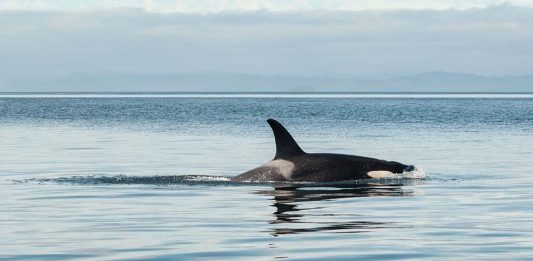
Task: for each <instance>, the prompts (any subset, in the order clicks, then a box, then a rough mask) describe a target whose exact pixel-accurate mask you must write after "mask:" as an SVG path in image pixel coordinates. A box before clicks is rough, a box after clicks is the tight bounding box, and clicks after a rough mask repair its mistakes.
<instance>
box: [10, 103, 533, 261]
mask: <svg viewBox="0 0 533 261" xmlns="http://www.w3.org/2000/svg"><path fill="white" fill-rule="evenodd" d="M268 118H275V119H277V120H279V121H280V122H281V123H283V124H284V125H285V126H286V128H287V129H288V130H289V131H290V132H291V133H292V135H293V136H294V137H295V139H296V140H297V141H298V142H299V144H300V146H301V147H302V148H303V149H304V150H306V151H307V152H332V153H345V154H355V155H363V156H369V157H376V158H381V159H387V160H395V161H399V162H402V163H406V164H414V165H416V166H418V167H420V168H422V169H424V170H425V175H426V177H425V178H423V179H414V178H403V179H383V180H369V181H356V182H350V183H345V184H333V185H331V184H253V183H248V184H237V183H232V182H229V181H228V179H227V177H229V176H235V175H238V174H240V173H241V172H244V171H246V170H249V169H251V168H253V167H256V166H258V165H260V164H262V163H264V162H266V161H268V160H270V159H271V158H272V157H273V155H274V150H275V146H274V140H273V135H272V133H271V130H270V128H269V127H268V125H267V124H266V119H268ZM0 233H1V236H0V259H8V260H9V259H12V260H69V259H89V260H120V259H128V260H136V259H163V260H179V259H183V260H195V259H196V260H205V259H216V260H236V259H243V260H271V259H289V260H308V259H327V260H335V259H344V260H353V259H355V258H361V259H370V260H372V259H373V260H396V259H410V260H412V259H420V260H428V259H433V260H434V259H440V260H442V259H447V258H453V259H461V260H468V259H471V260H479V259H485V260H502V259H506V260H508V259H512V260H528V259H529V260H530V259H531V257H532V256H533V97H531V95H507V96H506V95H504V94H495V95H442V96H439V95H394V94H391V95H384V96H383V95H381V96H380V95H349V94H336V95H275V94H268V95H251V94H227V95H200V94H195V95H180V94H176V95H164V94H160V95H149V94H142V95H121V94H112V95H85V94H78V95H62V94H53V95H13V94H10V95H2V96H0Z"/></svg>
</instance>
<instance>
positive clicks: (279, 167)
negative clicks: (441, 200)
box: [231, 119, 416, 182]
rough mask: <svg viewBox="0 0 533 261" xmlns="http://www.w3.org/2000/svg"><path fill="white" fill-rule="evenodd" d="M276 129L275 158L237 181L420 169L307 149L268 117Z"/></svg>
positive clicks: (339, 177)
mask: <svg viewBox="0 0 533 261" xmlns="http://www.w3.org/2000/svg"><path fill="white" fill-rule="evenodd" d="M267 122H268V124H269V125H270V127H271V128H272V131H273V132H274V138H275V141H276V155H275V156H274V159H273V160H271V161H269V162H267V163H265V164H263V165H262V166H259V167H257V168H255V169H252V170H249V171H246V172H244V173H242V174H240V175H238V176H235V177H232V178H231V181H235V182H285V181H289V182H337V181H347V180H359V179H375V178H386V177H397V176H398V175H400V174H402V173H405V172H411V171H414V170H416V168H415V166H413V165H404V164H402V163H399V162H395V161H386V160H380V159H374V158H368V157H361V156H354V155H344V154H332V153H306V152H304V151H303V150H302V149H301V148H300V146H299V145H298V143H296V141H295V140H294V138H293V137H292V136H291V134H290V133H289V132H288V131H287V130H286V129H285V127H283V125H281V124H280V123H279V122H277V121H276V120H274V119H268V120H267Z"/></svg>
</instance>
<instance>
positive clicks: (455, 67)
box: [0, 0, 533, 91]
mask: <svg viewBox="0 0 533 261" xmlns="http://www.w3.org/2000/svg"><path fill="white" fill-rule="evenodd" d="M532 28H533V0H515V1H496V0H490V1H480V0H477V1H476V0H465V1H444V0H433V1H431V0H430V1H427V0H426V1H419V0H406V1H391V0H373V1H357V0H356V1H348V0H328V1H324V0H314V1H313V0H307V1H305V0H300V1H262V0H261V1H259V0H258V1H244V0H242V1H241V0H226V1H212V0H204V1H201V0H190V1H189V0H185V1H175V0H173V1H167V0H160V1H156V0H152V1H149V0H146V1H135V0H108V1H105V0H104V1H87V0H80V1H73V0H68V1H67V0H56V1H45V0H16V1H15V0H0V39H1V40H0V91H2V90H3V91H6V90H9V84H10V83H13V82H16V81H18V80H21V79H42V80H43V81H44V80H47V79H50V78H54V77H66V76H68V75H71V74H77V73H111V74H113V73H116V74H121V73H144V74H146V73H148V74H172V73H184V72H234V73H244V74H260V75H297V76H315V75H332V76H335V75H355V76H365V77H366V76H369V77H370V76H371V77H380V76H386V75H403V74H416V73H421V72H429V71H445V72H456V73H467V74H477V75H484V76H503V75H529V74H533V29H532ZM6 86H7V87H6Z"/></svg>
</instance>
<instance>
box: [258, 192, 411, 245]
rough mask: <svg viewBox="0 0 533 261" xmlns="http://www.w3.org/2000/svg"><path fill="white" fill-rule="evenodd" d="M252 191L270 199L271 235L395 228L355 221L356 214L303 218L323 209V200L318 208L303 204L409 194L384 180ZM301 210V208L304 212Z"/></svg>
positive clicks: (396, 225) (325, 204)
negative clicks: (271, 208)
mask: <svg viewBox="0 0 533 261" xmlns="http://www.w3.org/2000/svg"><path fill="white" fill-rule="evenodd" d="M411 183H412V182H411ZM255 193H256V194H260V195H266V196H269V199H270V200H271V201H272V204H271V206H273V207H274V208H275V211H274V212H273V215H274V217H275V219H273V220H271V221H270V222H269V223H270V224H272V225H274V227H273V228H272V235H274V236H279V235H285V234H299V233H308V232H320V231H332V232H338V233H360V232H367V231H370V230H376V229H383V228H388V227H399V226H401V225H400V224H395V223H394V222H374V221H368V220H358V218H361V217H360V216H357V215H354V216H353V217H351V218H352V219H353V220H349V221H346V219H344V220H343V221H316V222H312V221H306V215H316V214H313V212H312V211H313V210H314V209H324V208H327V202H325V203H324V204H322V206H319V207H305V204H304V203H306V202H311V201H334V200H336V199H349V198H358V197H407V196H412V194H413V192H412V191H410V190H407V189H405V188H404V185H403V184H402V183H401V182H394V183H390V184H387V183H385V182H379V183H377V182H376V183H357V184H335V185H331V186H321V187H316V186H298V185H278V186H275V187H274V188H273V189H267V190H257V191H255ZM303 210H305V213H304V211H303ZM319 215H321V216H323V217H326V216H330V217H335V216H336V213H333V212H326V213H324V212H322V213H321V214H319ZM302 226H305V227H302Z"/></svg>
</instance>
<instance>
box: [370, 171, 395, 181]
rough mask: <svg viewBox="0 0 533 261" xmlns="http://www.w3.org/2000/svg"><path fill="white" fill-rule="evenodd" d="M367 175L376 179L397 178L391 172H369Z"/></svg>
mask: <svg viewBox="0 0 533 261" xmlns="http://www.w3.org/2000/svg"><path fill="white" fill-rule="evenodd" d="M366 175H368V176H369V177H371V178H374V179H381V178H391V177H394V176H395V174H394V173H392V172H390V171H386V170H374V171H369V172H368V173H366Z"/></svg>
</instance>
